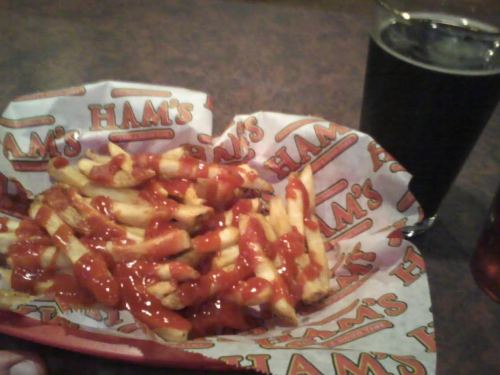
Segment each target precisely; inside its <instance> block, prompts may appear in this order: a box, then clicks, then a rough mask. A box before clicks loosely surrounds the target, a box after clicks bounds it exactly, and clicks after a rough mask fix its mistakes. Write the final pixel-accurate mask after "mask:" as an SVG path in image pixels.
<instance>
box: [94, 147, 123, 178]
mask: <svg viewBox="0 0 500 375" xmlns="http://www.w3.org/2000/svg"><path fill="white" fill-rule="evenodd" d="M125 158H126V156H125V155H123V154H120V155H116V156H114V157H113V158H112V159H111V160H110V161H109V162H107V163H106V164H102V165H94V166H93V167H92V169H91V170H90V174H89V176H88V177H89V178H90V179H91V180H92V181H96V182H100V183H102V184H103V185H109V184H110V183H111V182H112V181H113V178H114V176H115V174H116V173H117V172H118V171H119V170H120V169H121V167H122V165H123V163H124V162H125Z"/></svg>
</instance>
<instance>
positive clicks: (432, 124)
mask: <svg viewBox="0 0 500 375" xmlns="http://www.w3.org/2000/svg"><path fill="white" fill-rule="evenodd" d="M471 22H472V21H467V20H464V19H462V18H456V17H451V16H443V15H438V16H436V15H428V14H420V15H412V18H411V21H408V22H406V21H405V22H402V20H394V19H393V20H387V22H386V23H385V24H384V25H382V27H381V28H380V29H379V31H378V32H376V33H374V34H373V35H372V38H371V39H370V45H369V52H368V63H367V71H366V80H365V88H364V99H363V109H362V114H361V130H363V131H365V132H367V133H369V134H371V135H372V136H373V137H374V138H375V140H377V142H379V143H380V144H381V145H382V146H383V147H384V148H385V149H386V150H387V151H388V152H389V153H390V154H392V155H393V156H394V157H395V158H396V159H397V160H398V161H399V162H400V163H401V164H402V165H403V166H404V167H405V168H406V169H407V170H408V171H409V172H410V173H411V174H412V175H413V176H414V177H413V179H412V181H411V183H410V190H411V191H412V192H413V194H414V195H415V196H416V198H417V199H418V201H419V202H420V204H421V205H422V207H423V209H424V212H425V214H426V217H431V216H434V215H435V213H436V211H437V209H438V206H439V204H440V202H441V200H442V199H443V197H444V196H445V194H446V192H447V191H448V188H449V187H450V185H451V183H452V182H453V180H454V178H455V177H456V176H457V174H458V172H459V171H460V168H461V166H462V164H463V163H464V161H465V159H466V158H467V155H468V154H469V152H470V151H471V149H472V147H473V146H474V143H475V141H476V140H477V138H478V137H479V135H480V134H481V131H482V129H483V128H484V126H485V124H486V123H487V121H488V119H489V118H490V116H491V114H492V112H493V110H494V109H495V106H496V105H497V103H498V100H499V98H500V39H499V38H498V35H495V30H496V29H494V28H493V27H491V26H489V25H486V24H483V23H479V22H477V23H474V24H473V25H471ZM466 25H467V26H466ZM477 30H480V32H477ZM496 31H498V30H496Z"/></svg>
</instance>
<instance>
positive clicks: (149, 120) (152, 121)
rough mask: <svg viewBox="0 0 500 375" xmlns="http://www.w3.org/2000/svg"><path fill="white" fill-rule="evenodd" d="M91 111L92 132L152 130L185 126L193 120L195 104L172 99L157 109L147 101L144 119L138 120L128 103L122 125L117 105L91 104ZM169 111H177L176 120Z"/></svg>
mask: <svg viewBox="0 0 500 375" xmlns="http://www.w3.org/2000/svg"><path fill="white" fill-rule="evenodd" d="M88 108H89V110H90V121H91V125H90V130H92V131H100V130H118V129H136V128H150V127H157V126H169V125H172V124H173V123H174V121H175V123H176V124H177V125H184V124H187V123H188V122H190V121H191V120H192V119H193V115H192V111H193V104H191V103H180V102H179V101H178V100H177V99H175V98H172V99H169V100H163V101H162V102H161V103H160V104H159V106H158V107H157V108H155V107H154V105H153V103H152V102H151V100H146V101H145V103H144V106H143V109H142V117H140V119H138V118H137V116H136V114H135V113H134V111H133V109H132V105H131V104H130V103H129V102H128V101H126V102H125V103H124V104H123V110H122V119H121V123H120V124H119V123H117V119H116V109H115V104H112V103H110V104H91V105H89V106H88ZM169 109H175V110H176V112H177V114H176V115H175V117H174V119H172V118H171V117H170V112H169Z"/></svg>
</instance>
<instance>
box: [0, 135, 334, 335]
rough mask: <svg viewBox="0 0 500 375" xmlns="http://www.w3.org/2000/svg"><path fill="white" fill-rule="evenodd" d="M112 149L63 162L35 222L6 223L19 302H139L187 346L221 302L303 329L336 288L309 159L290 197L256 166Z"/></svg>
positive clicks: (54, 164)
mask: <svg viewBox="0 0 500 375" xmlns="http://www.w3.org/2000/svg"><path fill="white" fill-rule="evenodd" d="M108 153H109V154H108V155H102V154H98V153H96V152H94V151H91V150H88V151H87V152H86V154H85V156H86V157H85V158H82V159H81V160H79V162H78V163H77V165H71V164H70V163H69V162H68V161H67V160H66V159H63V158H60V157H59V158H55V159H52V160H51V161H50V162H49V166H48V173H49V174H50V176H51V177H52V179H53V180H54V182H55V183H54V185H53V186H52V187H51V188H50V189H48V190H47V191H45V192H43V193H42V194H40V195H38V196H37V197H35V199H34V200H33V202H32V204H31V206H30V209H29V218H26V219H25V220H22V221H20V222H19V221H14V220H10V219H9V220H6V219H3V222H2V224H1V225H0V252H1V254H3V259H4V266H3V267H2V268H1V269H0V276H1V277H2V279H3V281H4V282H6V284H8V285H11V291H12V296H14V297H15V298H19V295H20V293H21V294H22V293H27V294H31V295H37V296H38V295H42V296H52V297H55V298H56V299H57V298H58V297H61V298H62V297H64V296H65V293H66V294H67V293H69V294H71V293H73V294H71V296H72V297H75V295H74V294H75V293H76V294H78V293H80V292H81V293H82V294H83V295H84V297H85V298H83V299H79V300H78V301H79V302H78V303H82V304H87V305H88V304H90V305H92V304H102V305H106V306H109V307H113V308H126V309H129V310H130V311H131V312H132V314H133V315H134V317H135V318H136V319H137V320H139V321H141V322H143V323H144V324H146V325H147V326H149V327H150V328H151V329H152V330H153V331H154V332H155V333H157V334H158V335H160V336H161V337H163V338H164V339H165V340H168V341H182V340H186V339H187V338H188V337H191V336H190V331H192V328H193V326H197V327H199V326H200V321H197V320H196V319H202V318H200V317H201V316H203V314H194V315H193V314H192V313H190V312H191V311H193V309H198V311H199V310H200V309H203V306H205V305H206V304H210V303H212V306H213V301H219V302H220V301H222V302H223V304H228V303H230V304H231V306H233V307H234V306H237V307H238V311H239V312H241V313H242V314H255V312H256V311H260V310H262V311H266V312H268V313H269V312H271V313H272V315H273V316H274V317H276V318H278V319H279V320H280V321H281V322H282V323H283V324H287V325H296V324H297V322H298V318H297V312H296V308H297V307H298V306H299V305H300V304H312V303H315V302H317V301H319V300H320V299H322V298H324V297H325V296H326V295H327V294H328V293H329V291H330V286H329V279H330V272H329V268H328V262H327V258H326V252H325V246H324V243H323V239H322V237H321V234H320V231H319V226H318V223H317V219H316V217H315V214H314V209H315V207H314V201H315V199H314V197H315V196H314V186H313V174H312V170H311V168H310V167H309V166H306V167H305V168H304V169H303V170H302V171H301V172H300V173H292V174H291V175H290V176H289V178H288V185H287V187H286V197H283V198H281V197H279V196H275V195H274V194H273V188H272V186H271V185H270V184H269V183H268V182H266V181H265V180H263V179H262V178H261V177H259V175H258V173H257V172H256V171H255V170H254V169H252V168H251V167H249V166H248V165H238V166H234V165H232V166H229V165H221V164H215V163H207V162H204V161H202V160H198V159H195V158H194V157H192V156H191V155H189V153H188V151H187V150H186V149H185V148H182V147H181V148H177V149H174V150H171V151H168V152H166V153H163V154H159V155H149V154H141V155H131V154H129V153H127V152H126V151H125V150H123V149H122V148H120V147H119V146H117V145H116V144H113V143H109V144H108ZM33 254H34V255H33ZM30 257H31V258H30ZM23 272H24V273H23ZM20 275H21V276H20ZM19 278H21V281H19ZM61 278H62V280H63V282H62V283H63V284H64V288H63V289H64V290H63V291H61V290H59V289H58V288H60V287H56V285H61ZM14 279H16V280H17V281H16V280H14ZM68 290H69V292H68ZM4 294H5V293H4ZM71 296H70V297H71ZM14 297H13V298H14ZM2 298H5V295H3V296H2ZM216 306H220V304H219V305H217V304H216ZM148 309H149V311H148ZM232 311H235V310H234V309H232ZM211 314H212V315H213V314H214V313H213V311H212V312H211ZM205 315H206V314H205ZM211 319H212V320H211V322H212V323H213V321H214V319H215V321H216V322H217V324H218V325H220V326H222V328H224V327H233V326H232V325H231V322H230V321H228V319H227V316H226V317H225V318H223V319H218V320H217V319H216V317H214V316H212V317H211ZM233 319H236V317H234V316H233V317H231V319H229V320H233ZM202 320H203V319H202ZM212 328H213V327H212ZM219 328H220V327H219ZM233 328H234V327H233ZM201 332H203V331H201ZM207 332H209V331H207ZM192 333H193V332H191V334H192ZM196 333H198V334H199V333H200V331H199V330H198V331H197V332H196Z"/></svg>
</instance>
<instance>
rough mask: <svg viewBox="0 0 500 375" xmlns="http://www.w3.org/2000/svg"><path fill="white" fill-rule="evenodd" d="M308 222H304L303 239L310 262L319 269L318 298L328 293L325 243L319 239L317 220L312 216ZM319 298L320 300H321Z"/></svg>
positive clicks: (328, 278)
mask: <svg viewBox="0 0 500 375" xmlns="http://www.w3.org/2000/svg"><path fill="white" fill-rule="evenodd" d="M308 220H310V221H309V222H306V224H305V226H304V229H305V237H306V242H307V248H308V254H309V256H310V258H311V261H312V262H314V263H315V264H316V265H317V266H318V267H319V268H320V271H319V280H320V284H321V287H320V293H319V294H320V296H321V297H323V296H325V295H327V294H328V293H329V291H330V271H329V269H328V258H327V256H326V249H325V243H324V242H323V238H322V237H321V232H320V230H319V225H318V220H317V219H316V217H315V216H314V215H312V216H311V217H310V218H308ZM321 297H320V298H321Z"/></svg>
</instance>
